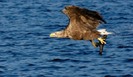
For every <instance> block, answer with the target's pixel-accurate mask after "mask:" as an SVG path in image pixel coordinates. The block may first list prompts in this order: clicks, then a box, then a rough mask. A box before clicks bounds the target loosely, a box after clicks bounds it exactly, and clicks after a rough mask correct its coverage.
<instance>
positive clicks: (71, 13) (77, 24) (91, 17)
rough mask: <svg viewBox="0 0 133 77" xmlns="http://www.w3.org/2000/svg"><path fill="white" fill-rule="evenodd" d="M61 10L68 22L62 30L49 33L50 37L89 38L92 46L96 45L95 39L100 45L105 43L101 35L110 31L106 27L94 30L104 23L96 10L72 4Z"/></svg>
mask: <svg viewBox="0 0 133 77" xmlns="http://www.w3.org/2000/svg"><path fill="white" fill-rule="evenodd" d="M62 11H63V13H64V14H66V15H67V16H68V18H69V24H68V26H67V27H66V28H65V29H64V30H61V31H57V32H54V33H51V34H50V37H57V38H70V39H74V40H90V42H91V43H92V45H93V46H94V47H97V46H98V43H95V42H94V40H95V39H97V40H99V43H100V45H104V44H106V42H105V38H102V37H101V36H102V35H108V34H111V33H110V32H107V31H106V29H101V30H96V28H97V27H98V25H99V24H101V23H106V21H105V20H104V19H103V18H102V16H101V15H100V14H99V13H98V12H96V11H92V10H88V9H86V8H80V7H78V6H73V5H72V6H67V7H65V8H64V9H63V10H62ZM100 45H99V46H100ZM102 47H103V46H102Z"/></svg>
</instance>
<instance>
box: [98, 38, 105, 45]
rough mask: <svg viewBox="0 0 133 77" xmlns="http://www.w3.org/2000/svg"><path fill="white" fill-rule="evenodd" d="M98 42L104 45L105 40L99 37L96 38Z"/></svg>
mask: <svg viewBox="0 0 133 77" xmlns="http://www.w3.org/2000/svg"><path fill="white" fill-rule="evenodd" d="M98 40H99V41H100V42H101V44H106V42H105V39H103V38H101V37H100V38H98Z"/></svg>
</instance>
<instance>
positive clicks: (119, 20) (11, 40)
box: [0, 0, 133, 77]
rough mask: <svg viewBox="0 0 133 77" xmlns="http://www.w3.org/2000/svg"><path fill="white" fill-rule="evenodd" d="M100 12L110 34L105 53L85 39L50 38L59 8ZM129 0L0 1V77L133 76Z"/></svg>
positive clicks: (59, 25)
mask: <svg viewBox="0 0 133 77" xmlns="http://www.w3.org/2000/svg"><path fill="white" fill-rule="evenodd" d="M67 5H77V6H80V7H85V8H88V9H93V10H96V11H99V12H100V13H101V14H102V16H103V17H104V19H105V20H106V21H107V22H108V23H107V24H103V25H100V26H99V27H98V28H99V29H102V28H106V29H107V30H108V31H110V32H113V34H112V35H109V36H108V38H107V44H106V46H105V47H104V52H103V55H102V56H101V55H99V54H98V53H99V52H98V51H99V49H98V48H93V46H92V45H91V44H90V42H89V41H83V40H81V41H76V40H71V39H57V38H50V37H49V34H50V33H51V32H54V31H58V30H61V29H64V28H65V26H66V25H67V24H68V18H67V17H66V15H64V14H63V13H62V12H61V10H62V9H63V8H64V7H65V6H67ZM132 38H133V0H0V77H133V39H132Z"/></svg>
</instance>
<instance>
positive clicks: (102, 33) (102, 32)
mask: <svg viewBox="0 0 133 77" xmlns="http://www.w3.org/2000/svg"><path fill="white" fill-rule="evenodd" d="M97 31H98V32H100V34H101V35H109V34H112V32H107V31H106V29H100V30H97Z"/></svg>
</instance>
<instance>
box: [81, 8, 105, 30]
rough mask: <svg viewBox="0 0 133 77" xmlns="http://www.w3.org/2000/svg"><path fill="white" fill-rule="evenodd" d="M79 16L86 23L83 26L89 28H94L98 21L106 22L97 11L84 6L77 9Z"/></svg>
mask: <svg viewBox="0 0 133 77" xmlns="http://www.w3.org/2000/svg"><path fill="white" fill-rule="evenodd" d="M79 18H80V20H81V21H82V22H84V24H86V25H85V27H87V28H89V29H96V28H97V26H98V25H99V24H100V23H102V22H104V23H106V21H105V20H104V19H103V18H102V16H101V15H100V14H99V13H98V12H96V11H91V10H88V9H84V8H83V9H80V10H79Z"/></svg>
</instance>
